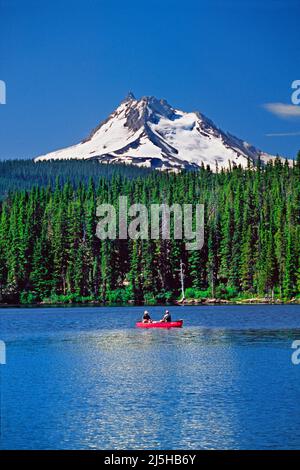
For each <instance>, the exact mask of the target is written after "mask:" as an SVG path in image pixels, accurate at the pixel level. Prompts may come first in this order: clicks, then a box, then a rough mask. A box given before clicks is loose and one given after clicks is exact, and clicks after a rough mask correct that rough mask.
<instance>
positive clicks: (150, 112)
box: [35, 93, 274, 171]
mask: <svg viewBox="0 0 300 470" xmlns="http://www.w3.org/2000/svg"><path fill="white" fill-rule="evenodd" d="M259 157H260V158H261V160H262V161H264V162H266V161H268V160H269V159H271V158H274V157H273V156H271V155H268V154H266V153H264V152H261V151H260V150H257V149H256V148H255V147H253V146H252V145H250V144H248V143H247V142H244V141H242V140H240V139H238V138H237V137H234V136H232V135H230V134H227V133H225V132H223V131H222V130H220V129H218V127H216V126H215V124H214V123H213V122H212V121H210V120H209V119H208V118H206V117H205V116H204V115H203V114H201V113H198V112H191V113H188V112H184V111H180V110H178V109H175V108H173V107H172V106H170V105H169V104H168V103H167V102H166V101H165V100H158V99H156V98H154V97H143V98H141V99H139V100H138V99H136V98H135V97H134V95H133V94H132V93H130V94H129V95H128V97H127V98H126V99H125V100H124V101H123V102H122V103H121V104H120V106H119V107H118V108H117V109H116V110H115V111H114V112H113V113H112V114H111V115H110V116H109V117H108V118H107V119H106V120H105V121H103V122H101V124H99V126H98V127H96V129H94V130H93V131H92V133H91V134H90V135H89V137H87V138H86V139H84V140H83V141H82V142H80V143H79V144H77V145H73V146H71V147H67V148H64V149H61V150H57V151H55V152H51V153H48V154H46V155H41V156H39V157H37V158H36V159H35V161H40V160H51V159H53V160H58V159H72V158H73V159H74V158H75V159H97V160H99V161H101V162H106V163H128V164H134V165H138V166H145V167H153V168H156V169H159V170H173V171H178V170H180V169H183V168H197V167H199V166H201V165H202V164H204V165H205V166H206V165H210V167H211V169H212V170H215V169H216V167H217V166H218V167H219V168H222V167H223V168H229V167H230V166H231V167H232V166H234V165H241V166H243V167H245V166H247V165H248V161H249V159H250V161H251V162H255V161H256V160H257V159H258V158H259Z"/></svg>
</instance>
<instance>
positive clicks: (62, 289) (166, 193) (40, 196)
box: [0, 156, 300, 303]
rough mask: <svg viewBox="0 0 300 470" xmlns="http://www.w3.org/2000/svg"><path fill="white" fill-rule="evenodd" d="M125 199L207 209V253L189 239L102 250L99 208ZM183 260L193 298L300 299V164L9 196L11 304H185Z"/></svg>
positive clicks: (0, 241)
mask: <svg viewBox="0 0 300 470" xmlns="http://www.w3.org/2000/svg"><path fill="white" fill-rule="evenodd" d="M42 165H44V164H42ZM48 165H51V164H48ZM24 177H25V175H24ZM120 195H128V196H129V199H130V201H131V202H132V203H137V202H140V203H144V204H150V203H153V202H155V203H162V202H164V203H168V204H170V205H171V204H172V203H181V204H182V203H191V204H196V203H203V204H204V205H205V245H204V247H203V248H202V250H200V251H190V252H189V251H187V250H186V249H185V242H184V240H182V241H178V240H176V241H174V240H135V241H133V240H115V241H105V242H102V241H100V240H99V239H98V238H97V237H96V236H95V231H96V224H97V222H98V220H97V217H96V207H97V205H98V204H100V203H103V202H109V203H111V204H115V205H117V200H118V197H119V196H120ZM181 259H182V261H183V263H184V276H185V288H186V294H187V295H188V296H193V297H196V298H201V297H222V298H227V299H230V298H233V297H238V296H244V297H245V296H254V295H268V296H272V295H274V296H275V297H277V298H281V299H291V298H293V297H295V296H297V295H298V296H299V292H300V156H299V157H298V161H297V164H295V165H294V167H293V168H290V167H289V166H288V165H287V164H282V163H280V161H279V160H278V161H276V162H275V164H273V165H272V164H269V165H267V167H265V168H261V167H260V166H258V168H257V169H256V170H255V171H253V170H243V169H241V168H236V169H234V170H232V171H231V172H223V171H220V172H219V173H217V174H215V173H212V172H211V171H210V170H209V169H204V168H203V169H201V170H200V171H199V172H185V173H182V174H178V175H175V174H166V173H164V174H161V173H158V172H157V173H154V172H151V173H149V174H148V175H146V176H144V177H143V178H139V177H137V178H134V179H129V178H127V177H126V176H122V175H120V174H117V175H116V174H114V175H113V176H112V177H111V178H110V179H107V178H106V177H104V176H102V177H100V178H97V181H95V179H94V180H92V179H90V181H89V182H88V183H85V182H83V183H79V184H76V185H75V184H74V181H72V182H71V181H64V182H61V183H60V182H59V181H56V184H55V186H54V187H51V186H48V187H43V186H42V187H33V188H32V189H31V190H29V191H26V190H21V191H16V192H13V193H10V194H9V196H8V197H7V198H6V199H5V200H4V201H2V203H1V214H0V288H1V301H2V302H19V301H21V302H23V303H24V302H34V301H36V302H40V301H51V302H59V301H74V302H80V301H100V302H105V301H106V302H127V301H129V300H133V301H135V302H142V301H145V302H148V303H151V302H156V301H166V300H171V299H176V298H178V297H179V295H180V276H179V266H180V260H181Z"/></svg>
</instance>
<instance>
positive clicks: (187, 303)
mask: <svg viewBox="0 0 300 470" xmlns="http://www.w3.org/2000/svg"><path fill="white" fill-rule="evenodd" d="M224 305H228V306H230V305H245V306H247V305H300V299H296V298H293V299H290V300H281V299H266V298H251V299H238V300H227V299H185V300H184V301H174V302H170V303H155V304H146V303H140V304H139V303H134V302H128V303H124V304H121V303H103V302H96V301H94V302H82V303H81V302H79V303H76V302H60V303H57V302H55V303H46V302H37V303H32V304H22V303H17V304H13V303H12V304H10V303H2V304H0V310H1V309H6V308H25V309H26V308H52V307H53V308H55V307H56V308H57V307H66V308H72V307H95V308H96V307H97V308H101V307H141V308H142V307H148V308H151V307H201V306H203V307H207V306H224Z"/></svg>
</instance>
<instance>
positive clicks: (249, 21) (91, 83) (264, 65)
mask: <svg viewBox="0 0 300 470" xmlns="http://www.w3.org/2000/svg"><path fill="white" fill-rule="evenodd" d="M299 17H300V2H299V1H298V0H295V1H294V0H290V1H289V0H285V1H281V0H278V1H277V0H272V1H264V2H262V1H256V0H253V1H250V0H245V1H241V0H220V1H219V0H207V1H204V0H203V1H201V0H189V1H186V2H184V1H179V0H172V1H171V0H160V1H158V0H148V1H144V0H139V1H137V0H127V1H126V2H124V1H112V0H105V1H103V0H98V1H96V0H84V1H83V0H78V1H76V0H73V1H71V0H60V1H58V0H52V1H49V0H48V1H45V0H39V1H37V0H26V2H24V1H21V0H19V1H16V0H0V79H1V80H4V81H5V82H6V86H7V104H6V105H0V124H1V126H0V158H14V157H18V158H20V157H33V156H36V155H38V154H41V153H45V152H48V151H51V150H55V149H57V148H59V147H63V146H68V145H71V144H74V143H77V142H78V141H80V140H81V139H82V138H83V137H85V136H86V135H87V134H89V132H90V130H91V129H92V128H94V127H95V126H96V125H97V124H98V123H99V121H101V120H102V119H104V118H106V117H107V115H108V114H109V113H110V112H111V111H112V110H113V109H114V108H115V107H116V106H117V105H118V104H119V102H120V101H121V100H122V99H123V98H124V96H125V95H126V94H127V92H128V91H129V90H132V91H133V92H134V93H135V95H136V96H138V97H139V96H142V95H155V96H157V97H158V98H165V99H167V101H168V102H169V103H170V104H171V105H173V106H175V107H179V108H181V109H184V110H186V111H192V110H199V111H201V112H202V113H204V114H206V115H207V116H208V117H209V118H211V119H212V120H213V121H214V122H215V123H216V124H218V125H219V126H220V127H221V128H222V129H223V130H225V131H229V132H231V133H233V134H235V135H237V136H238V137H240V138H243V139H245V140H248V141H249V142H251V143H252V144H254V145H256V146H258V147H259V148H261V149H262V150H265V151H268V152H271V153H275V154H276V153H280V154H282V155H288V156H294V155H295V153H296V152H297V150H298V149H300V135H299V134H300V117H299V114H298V113H293V114H295V115H294V116H293V117H289V116H288V115H286V114H284V113H281V114H280V113H279V114H278V113H277V112H274V107H273V108H272V106H273V105H272V103H283V104H287V105H291V104H292V103H291V93H292V89H291V83H292V82H293V81H294V80H296V79H299V80H300V36H299ZM266 103H269V104H270V103H271V105H269V106H268V107H267V108H266V107H264V104H266ZM299 108H300V107H299ZM275 111H276V110H275ZM289 133H291V134H297V133H298V135H281V136H277V135H276V136H267V135H266V134H289Z"/></svg>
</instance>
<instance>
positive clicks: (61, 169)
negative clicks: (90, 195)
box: [0, 160, 151, 199]
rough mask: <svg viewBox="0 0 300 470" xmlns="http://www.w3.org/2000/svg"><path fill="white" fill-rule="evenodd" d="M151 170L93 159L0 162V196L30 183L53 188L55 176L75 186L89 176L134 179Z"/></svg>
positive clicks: (30, 185) (86, 179)
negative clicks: (104, 162)
mask: <svg viewBox="0 0 300 470" xmlns="http://www.w3.org/2000/svg"><path fill="white" fill-rule="evenodd" d="M149 173H151V170H148V169H146V168H138V167H136V166H128V165H106V164H101V163H99V162H98V161H97V160H87V161H84V160H67V161H62V160H59V161H58V160H56V161H46V162H37V163H34V161H33V160H2V161H0V199H3V198H4V197H5V196H7V194H8V192H9V191H15V190H20V189H30V188H32V186H34V185H38V186H47V185H49V186H51V187H52V188H54V186H55V182H56V179H57V177H59V180H60V182H61V184H63V183H65V182H66V181H70V182H71V183H72V184H73V185H74V186H75V187H76V186H78V184H79V183H88V181H89V180H90V178H92V179H93V180H94V181H97V180H98V179H99V178H100V177H101V176H103V177H105V178H106V179H110V178H111V177H112V175H116V174H120V175H123V176H126V178H129V179H131V178H136V177H137V176H141V177H142V176H145V175H148V174H149Z"/></svg>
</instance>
